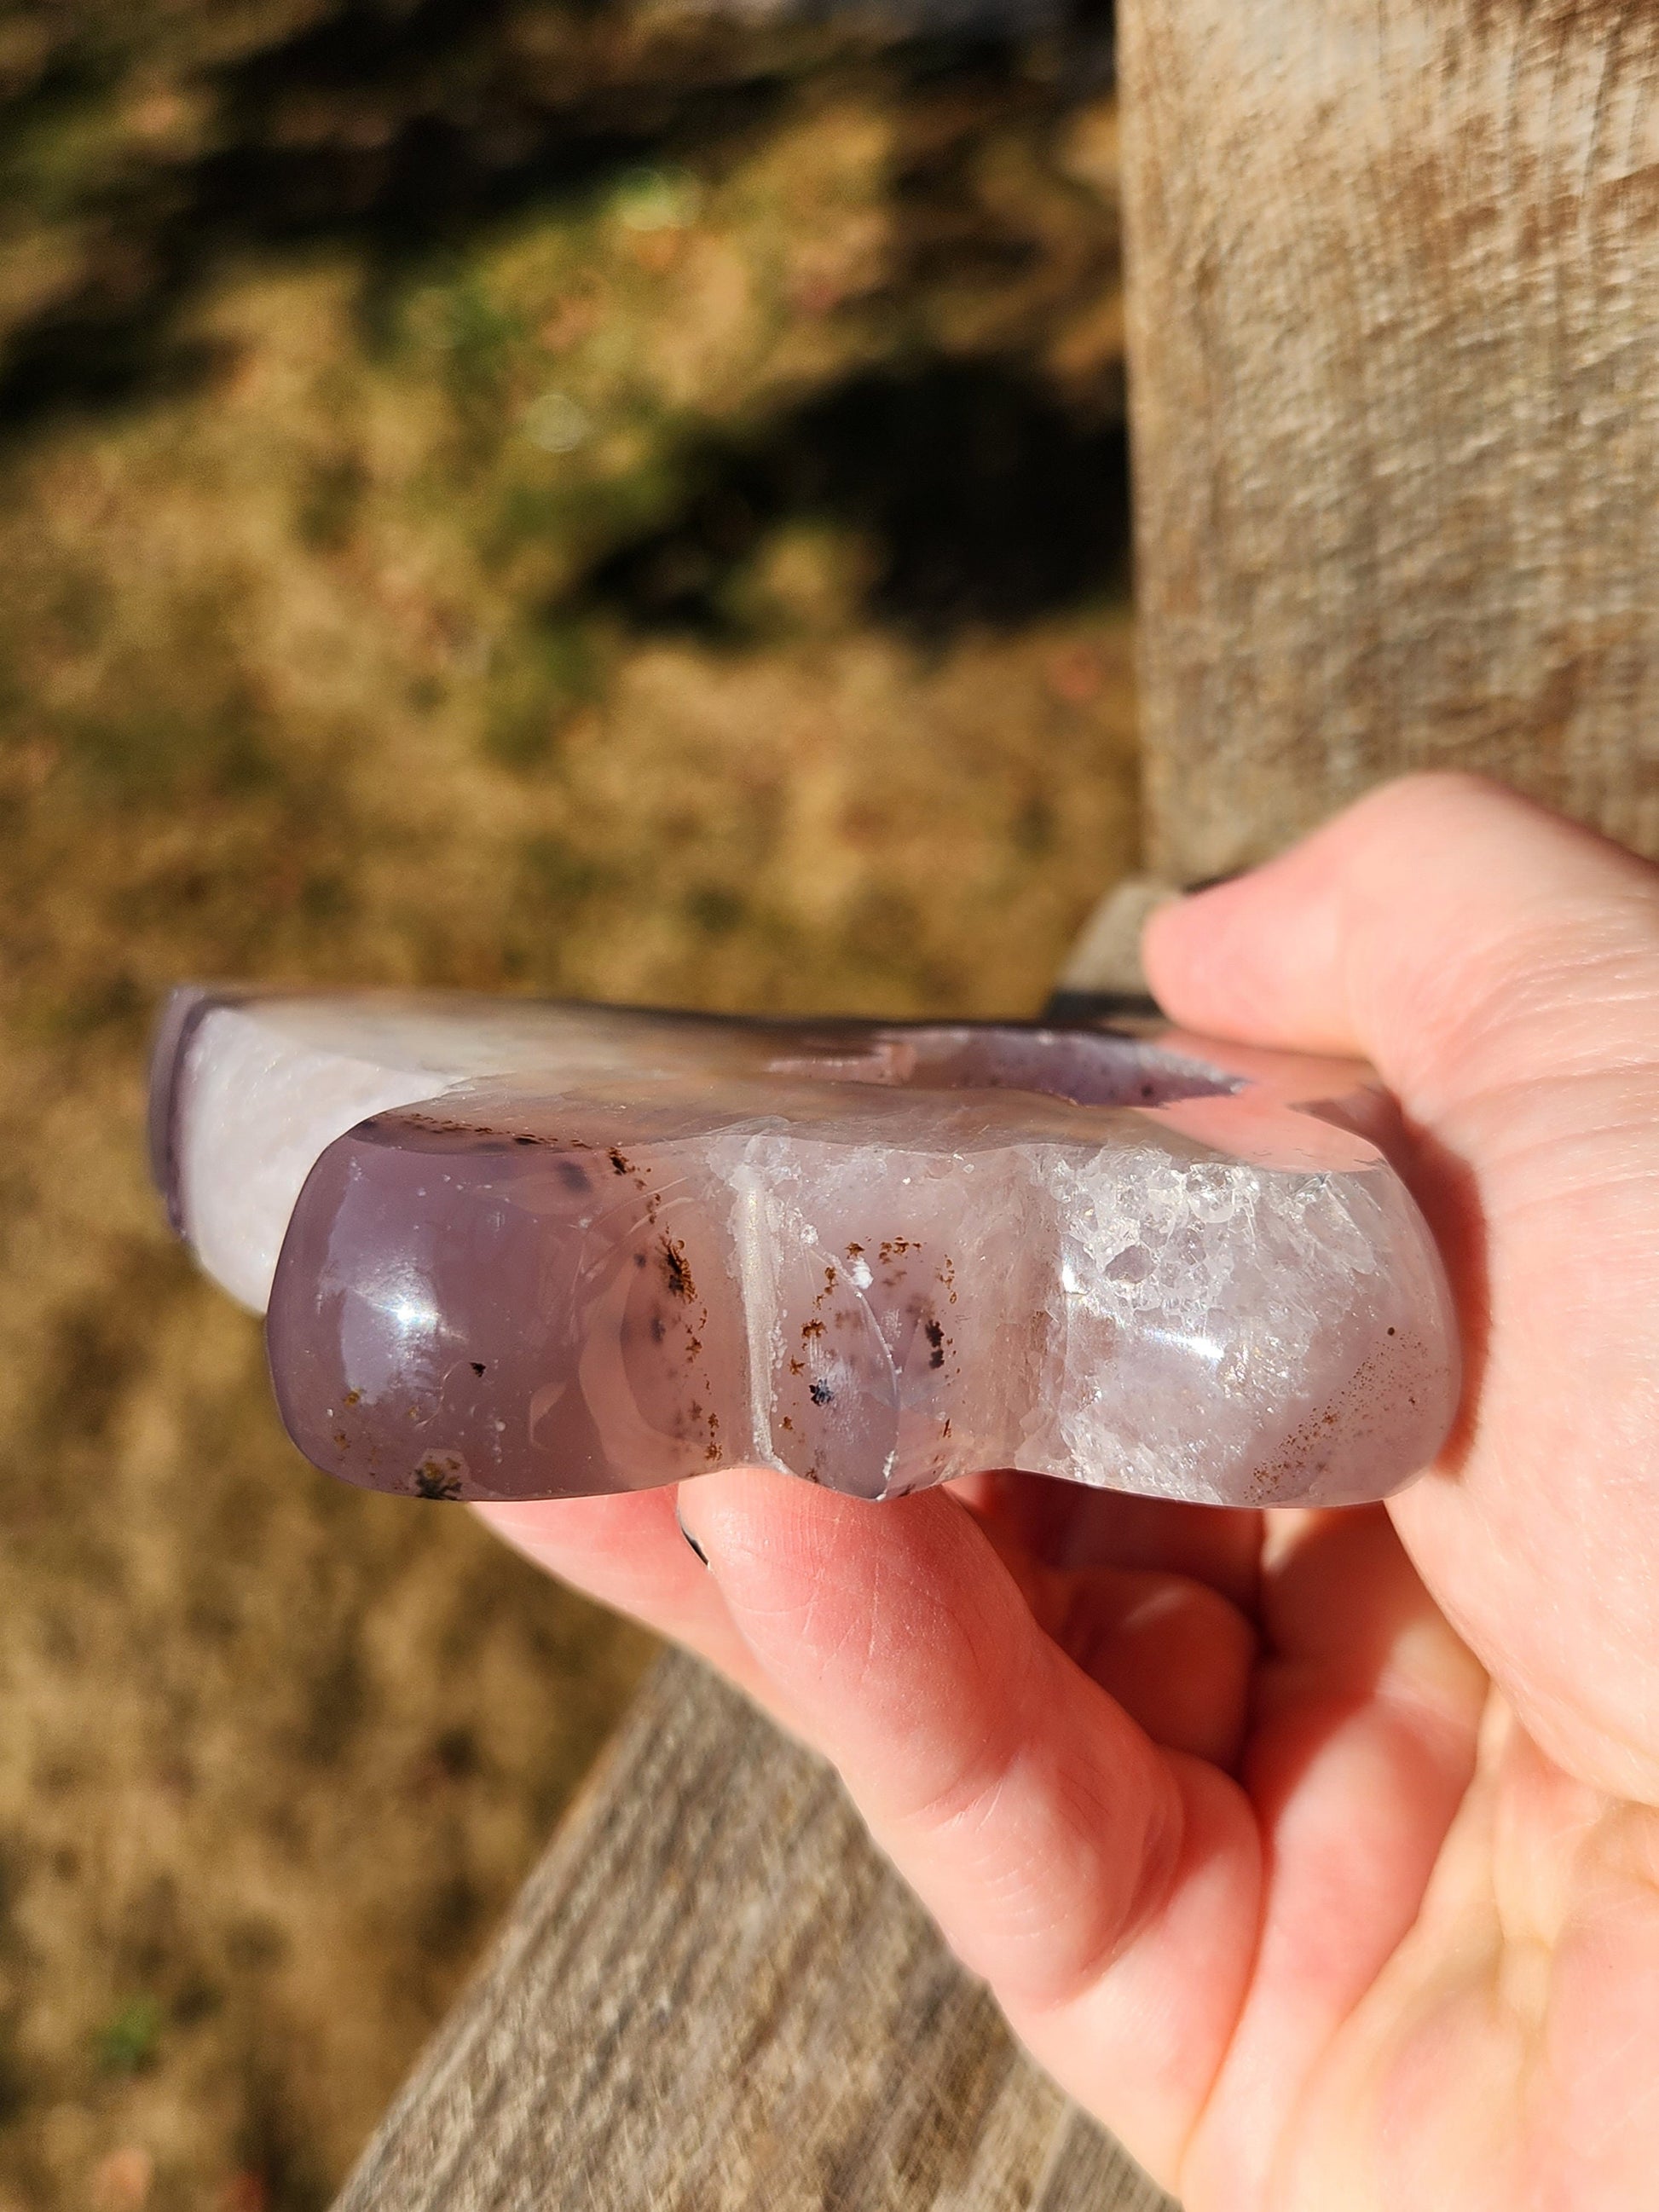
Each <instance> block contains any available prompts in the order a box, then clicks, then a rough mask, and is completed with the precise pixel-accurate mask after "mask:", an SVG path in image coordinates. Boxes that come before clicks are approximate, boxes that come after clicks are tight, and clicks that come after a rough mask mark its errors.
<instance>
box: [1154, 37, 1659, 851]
mask: <svg viewBox="0 0 1659 2212" xmlns="http://www.w3.org/2000/svg"><path fill="white" fill-rule="evenodd" d="M1119 41H1120V46H1119V65H1120V72H1121V90H1122V100H1123V149H1124V155H1123V158H1124V169H1125V174H1124V194H1125V226H1126V251H1127V267H1128V277H1129V316H1128V331H1129V368H1130V395H1131V421H1132V426H1133V455H1134V470H1135V500H1136V561H1137V570H1136V592H1137V599H1138V605H1139V616H1140V638H1141V656H1142V689H1141V701H1142V716H1143V721H1142V729H1143V733H1144V741H1145V745H1146V792H1147V811H1148V832H1149V851H1148V859H1149V861H1150V863H1151V865H1152V868H1153V870H1154V871H1155V872H1157V873H1158V875H1160V876H1164V877H1167V878H1170V879H1172V880H1176V881H1187V882H1190V881H1194V880H1196V879H1199V878H1204V877H1207V876H1212V875H1216V874H1219V873H1221V872H1225V871H1226V870H1228V869H1231V868H1234V867H1237V866H1240V865H1241V864H1243V863H1244V862H1246V861H1249V860H1255V859H1259V858H1261V856H1262V855H1263V854H1266V853H1267V852H1270V851H1272V850H1273V849H1274V848H1277V847H1279V846H1280V845H1282V844H1284V843H1285V842H1287V841H1288V840H1289V839H1290V838H1291V837H1292V836H1295V835H1297V833H1298V832H1300V831H1301V830H1303V829H1307V828H1309V827H1310V826H1311V825H1312V824H1313V823H1316V822H1317V821H1319V820H1320V819H1322V817H1324V816H1326V815H1327V814H1328V813H1329V812H1331V811H1332V810H1333V809H1334V808H1335V807H1337V806H1339V805H1341V804H1342V803H1343V802H1344V801H1345V800H1346V799H1351V798H1352V797H1353V796H1354V795H1355V794H1356V793H1358V792H1359V791H1360V790H1362V789H1364V787H1366V786H1367V785H1369V784H1370V783H1373V782H1376V781H1379V780H1380V779H1382V778H1383V777H1384V776H1388V775H1394V774H1396V773H1398V772H1400V771H1401V770H1403V769H1407V768H1410V767H1413V766H1418V765H1426V764H1433V765H1439V766H1443V765H1453V764H1455V765H1462V766H1467V767H1469V768H1475V769H1483V770H1486V771H1487V772H1489V773H1492V774H1494V775H1499V776H1501V777H1503V778H1504V779H1505V780H1506V781H1510V782H1511V783H1514V784H1516V785H1518V786H1520V787H1522V788H1523V789H1525V790H1528V791H1530V792H1532V793H1534V794H1535V795H1537V796H1538V797H1540V798H1541V799H1546V800H1547V801H1548V802H1549V803H1550V804H1551V805H1556V806H1560V807H1563V808H1565V809H1566V810H1567V811H1571V812H1572V813H1576V814H1578V815H1580V816H1582V817H1583V818H1585V819H1586V820H1588V821H1591V822H1595V823H1598V824H1599V825H1600V826H1601V827H1602V828H1603V829H1607V831H1609V832H1610V833H1611V834H1612V835H1613V836H1616V837H1620V838H1621V839H1623V840H1624V841H1625V842H1627V843H1629V844H1632V845H1634V846H1636V847H1638V848H1639V849H1641V850H1643V851H1644V852H1647V853H1650V854H1654V855H1656V857H1659V101H1656V92H1659V8H1656V7H1654V6H1653V5H1652V4H1651V0H1120V5H1119Z"/></svg>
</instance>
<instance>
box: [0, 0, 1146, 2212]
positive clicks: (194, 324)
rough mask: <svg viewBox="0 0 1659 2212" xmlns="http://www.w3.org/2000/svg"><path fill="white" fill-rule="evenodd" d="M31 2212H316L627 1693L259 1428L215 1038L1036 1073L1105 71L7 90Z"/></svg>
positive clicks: (614, 1629) (1087, 663)
mask: <svg viewBox="0 0 1659 2212" xmlns="http://www.w3.org/2000/svg"><path fill="white" fill-rule="evenodd" d="M0 88H3V91H4V94H5V95H6V98H7V100H8V103H9V105H8V109H7V114H6V117H5V118H0V120H3V121H4V122H5V124H6V125H7V126H8V127H6V129H5V131H4V133H3V141H4V145H5V149H6V151H5V154H4V169H5V175H4V179H3V183H4V187H5V189H4V194H3V199H4V205H5V209H6V212H5V215H4V216H3V226H4V236H3V249H4V250H3V258H0V335H3V337H4V341H5V349H4V354H3V361H0V392H3V395H4V399H5V409H6V412H5V420H4V426H3V438H4V443H3V447H0V854H3V857H4V871H3V879H0V930H3V939H0V942H3V950H4V959H3V972H0V1019H3V1024H4V1030H5V1043H4V1050H3V1059H0V1207H3V1218H4V1223H5V1228H4V1233H3V1242H0V1389H3V1392H4V1395H5V1403H4V1419H3V1425H0V1439H3V1441H0V1701H3V1702H0V1714H3V1727H0V2207H3V2208H4V2212H14V2208H21V2207H22V2206H25V2205H27V2206H29V2207H31V2208H33V2207H40V2208H55V2207H58V2206H64V2207H68V2206H81V2205H92V2206H102V2207H105V2208H112V2212H137V2208H138V2207H139V2206H141V2205H143V2203H150V2204H153V2205H155V2206H156V2207H163V2206H165V2207H169V2208H170V2207H173V2206H175V2205H177V2206H181V2207H190V2208H194V2207H197V2206H200V2207H204V2208H217V2212H258V2208H261V2207H267V2206H268V2207H270V2208H277V2207H295V2208H298V2207H305V2206H311V2205H317V2204H320V2203H323V2202H324V2201H325V2199H326V2197H327V2195H328V2193H329V2191H330V2189H331V2186H332V2185H333V2184H334V2183H335V2182H337V2179H339V2177H340V2175H341V2173H342V2172H343V2167H344V2166H345V2165H346V2163H347V2162H348V2161H349V2158H350V2157H351V2155H352V2154H353V2153H354V2151H355V2149H356V2148H357V2146H358V2145H359V2143H360V2142H361V2141H362V2136H363V2135H364V2133H365V2132H366V2130H367V2129H368V2127H369V2126H370V2125H371V2124H372V2123H373V2121H374V2118H375V2117H376V2116H377V2114H378V2112H380V2109H382V2107H383V2106H384V2105H385V2103H386V2100H387V2099H388V2098H389V2096H390V2095H391V2093H392V2090H393V2088H394V2087H395V2086H396V2083H397V2081H398V2078H399V2076H400V2075H401V2074H402V2072H403V2071H404V2069H405V2068H406V2066H407V2064H408V2063H409V2060H410V2057H411V2056H412V2054H413V2051H414V2050H415V2048H416V2046H417V2045H418V2043H419V2041H420V2039H421V2038H422V2035H423V2034H424V2033H426V2031H427V2030H428V2027H429V2026H430V2025H431V2023H432V2022H433V2021H435V2018H436V2017H437V2016H438V2015H439V2014H440V2013H441V2010H442V2008H443V2007H444V2005H445V2004H446V2003H447V2001H448V1999H449V1998H450V1996H452V1995H453V1990H454V1988H455V1985H456V1982H457V1978H458V1977H459V1975H460V1974H461V1973H462V1972H464V1971H465V1967H466V1966H467V1965H468V1964H469V1963H470V1961H471V1960H472V1959H473V1958H474V1957H475V1956H476V1954H477V1949H478V1947H479V1946H480V1944H481V1943H482V1942H483V1940H484V1938H485V1937H486V1936H487V1934H488V1931H489V1927H490V1925H491V1923H492V1922H493V1920H494V1919H495V1917H496V1916H497V1915H498V1914H499V1912H500V1911H501V1909H502V1907H503V1905H504V1904H505V1902H506V1900H507V1898H508V1897H509V1896H510V1894H511V1893H512V1890H513V1887H514V1886H515V1885H516V1883H517V1881H518V1880H519V1879H520V1877H521V1875H522V1874H523V1873H524V1871H525V1870H526V1868H527V1866H528V1864H529V1863H530V1861H531V1860H532V1857H533V1856H534V1853H535V1851H536V1849H537V1847H538V1844H539V1842H540V1840H541V1839H542V1838H543V1837H544V1835H545V1833H546V1832H547V1829H548V1827H549V1826H550V1822H551V1820H553V1818H554V1816H555V1815H556V1812H557V1810H558V1808H560V1806H561V1805H562V1803H563V1802H564V1801H565V1799H566V1797H567V1796H568V1792H569V1790H570V1789H571V1787H572V1786H573V1784H574V1782H575V1780H576V1779H577V1778H579V1776H580V1773H581V1771H582V1770H583V1768H584V1767H585V1765H586V1763H587V1761H588V1759H590V1757H591V1756H592V1752H593V1750H594V1748H595V1747H596V1745H597V1744H598V1742H599V1741H600V1739H601V1737H602V1735H603V1733H604V1730H605V1728H606V1726H607V1725H608V1724H609V1722H610V1720H611V1717H613V1715H614V1713H615V1712H616V1711H617V1706H618V1704H619V1702H620V1700H621V1699H622V1698H623V1696H624V1695H625V1693H626V1691H627V1689H628V1686H629V1684H630V1683H631V1682H632V1681H633V1680H635V1678H636V1676H637V1673H638V1670H639V1668H640V1667H641V1664H642V1663H643V1662H644V1660H645V1658H646V1656H647V1644H646V1640H645V1639H644V1638H642V1637H641V1636H640V1635H639V1634H637V1633H636V1632H634V1631H632V1630H630V1629H628V1628H625V1627H623V1626H620V1625H618V1624H616V1623H613V1622H611V1621H609V1620H606V1619H605V1618H603V1617H602V1616H600V1615H599V1614H598V1613H595V1612H594V1611H593V1610H592V1608H590V1607H586V1606H585V1605H583V1604H581V1603H579V1602H578V1601H575V1600H574V1598H572V1597H570V1596H569V1595H567V1594H564V1593H562V1592H561V1591H558V1590H556V1589H553V1588H551V1587H550V1586H549V1585H547V1584H545V1583H541V1582H538V1580H537V1579H536V1578H535V1577H532V1575H531V1574H530V1573H529V1572H528V1571H527V1570H526V1569H525V1568H523V1567H522V1566H521V1565H519V1564H518V1563H517V1562H515V1561H514V1560H513V1559H510V1558H508V1557H507V1555H506V1554H505V1553H502V1552H501V1551H500V1550H498V1549H496V1548H495V1547H492V1546H491V1545H490V1544H489V1542H488V1541H486V1540H485V1539H484V1537H483V1534H481V1533H480V1532H479V1531H478V1530H477V1528H475V1527H474V1526H473V1524H472V1523H471V1522H470V1521H469V1520H468V1519H467V1518H466V1517H465V1516H463V1515H460V1514H458V1513H453V1512H450V1511H447V1510H439V1509H433V1510H423V1509H416V1508H411V1507H410V1506H409V1505H408V1504H404V1503H401V1502H397V1501H392V1500H386V1499H378V1498H369V1497H365V1496H363V1495H361V1494H359V1493H357V1492H350V1491H347V1490H344V1489H342V1488H338V1487H337V1486H332V1485H331V1484H329V1483H328V1482H327V1481H326V1480H325V1479H324V1478H322V1477H321V1476H319V1475H317V1474H313V1472H312V1471H311V1470H310V1469H308V1468H306V1467H304V1466H303V1465H301V1463H299V1462H297V1460H296V1459H295V1455H293V1454H292V1452H291V1451H289V1449H288V1448H287V1447H286V1446H285V1445H284V1443H283V1441H282V1440H281V1438H280V1436H279V1435H278V1433H277V1431H276V1426H275V1422H274V1418H273V1416H272V1414H271V1413H270V1407H269V1404H268V1401H267V1395H266V1391H265V1386H264V1378H263V1373H262V1363H261V1353H260V1346H259V1340H258V1328H257V1327H256V1325H255V1324H254V1323H252V1322H251V1321H249V1320H247V1319H246V1317H244V1316H240V1315H239V1314H238V1313H236V1312H235V1311H234V1310H231V1309H230V1308H229V1307H228V1304H226V1302H225V1301H223V1300H222V1298H220V1297H216V1295H214V1294H213V1293H212V1292H210V1291H209V1290H207V1289H206V1288H205V1287H204V1285H201V1284H199V1283H198V1282H197V1281H196V1280H195V1279H193V1278H192V1276H191V1273H190V1270H189V1269H188V1267H186V1266H185V1263H184V1261H182V1259H181V1258H180V1256H179V1255H178V1254H177V1253H176V1252H175V1251H174V1250H173V1249H172V1248H171V1247H170V1245H169V1244H168V1243H167V1240H166V1239H165V1237H164V1236H163V1235H162V1233H161V1230H160V1227H159V1225H158V1223H157V1220H156V1216H155V1206H154V1204H153V1201H152V1200H151V1198H150V1195H149V1192H148V1190H147V1188H146V1187H145V1182H144V1176H143V1166H142V1161H141V1151H140V1137H139V1130H140V1120H141V1109H142V1101H143V1048H144V1041H145V1035H146V1030H147V1026H148V1024H149V1019H150V1018H151V1014H152V1012H153V1009H154V1006H155V1002H156V1000H157V998H158V996H159V995H160V994H161V993H162V992H163V991H164V990H165V988H166V987H167V984H168V983H169V982H170V981H173V979H174V978H176V977H179V976H181V975H195V976H241V975H249V976H255V975H257V976H282V977H291V978H305V979H309V980H313V981H319V982H331V981H389V982H390V981H398V982H402V981H421V982H425V983H435V984H465V985H471V986H475V987H483V988H487V989H501V990H534V991H550V992H560V993H569V994H582V995H592V996H606V997H611V998H617V999H624V1000H654V1001H672V1000H684V1001H685V1002H688V1003H692V1004H697V1005H702V1006H723V1007H757V1008H773V1009H783V1008H792V1007H793V1008H819V1009H822V1008H826V1007H836V1008H846V1009H862V1010H868V1011H872V1012H893V1013H908V1012H945V1011H956V1012H967V1013H991V1012H999V1011H1014V1012H1022V1011H1028V1010H1030V1008H1032V1007H1033V1006H1035V1005H1036V1003H1037V1002H1038V1001H1039V1000H1040V999H1041V997H1042V994H1043V991H1044V989H1045V987H1046V984H1047V981H1048V977H1049V975H1050V974H1051V973H1052V970H1053V969H1054V964H1055V962H1056V960H1057V959H1058V957H1059V956H1060V952H1061V951H1062V950H1063V948H1064V945H1065V944H1066V940H1067V938H1068V936H1069V935H1070V933H1072V931H1073V929H1074V927H1076V925H1077V923H1078V921H1079V919H1080V918H1081V916H1082V915H1083V914H1084V913H1085V910H1086V909H1087V908H1088V907H1089V905H1090V904H1091V902H1092V901H1093V899H1094V898H1095V897H1096V896H1097V895H1098V894H1099V892H1100V891H1101V890H1103V888H1104V887H1105V886H1106V885H1107V884H1109V883H1110V882H1111V881H1112V880H1113V878H1115V876H1116V875H1117V874H1119V873H1120V872H1122V871H1123V869H1124V868H1125V867H1127V866H1128V865H1129V864H1130V863H1131V862H1132V860H1133V834H1134V831H1133V802H1134V788H1133V750H1132V742H1131V704H1132V702H1131V697H1130V689H1129V672H1128V653H1127V644H1128V629H1127V599H1126V596H1125V595H1126V576H1125V565H1124V543H1123V541H1124V487H1123V480H1122V475H1123V461H1122V436H1121V359H1120V350H1121V349H1120V307H1119V297H1118V288H1117V281H1116V226H1115V197H1114V195H1115V160H1114V136H1113V117H1112V110H1111V106H1110V102H1109V98H1108V97H1107V95H1106V94H1104V93H1103V92H1101V91H1100V90H1099V89H1098V88H1094V89H1091V88H1089V86H1088V84H1087V82H1086V81H1085V78H1084V77H1083V76H1082V75H1081V74H1080V65H1079V62H1078V57H1076V56H1075V55H1067V54H1065V53H1062V52H1049V53H1039V54H1036V55H1035V56H1033V55H1030V54H1027V55H1024V56H1015V55H1011V54H1009V53H1006V52H1000V51H998V50H996V49H994V48H990V47H987V48H982V49H963V48H960V47H954V48H948V49H942V48H937V47H919V46H912V47H908V48H901V49H897V50H890V49H882V48H880V47H878V46H869V47H867V48H859V47H857V46H849V45H848V41H847V40H845V38H844V37H842V38H836V37H833V36H832V35H831V34H830V33H827V32H821V31H820V32H811V33H794V34H792V35H790V36H787V37H786V36H783V35H781V34H768V35H763V34H759V33H754V32H752V31H751V32H750V33H744V34H741V35H739V34H738V33H736V32H734V31H733V30H732V29H731V27H725V28H720V27H709V26H708V24H706V23H702V22H699V21H696V20H695V19H692V18H688V17H686V16H685V15H683V14H682V13H680V12H679V11H678V10H671V9H651V8H643V7H641V8H629V7H626V6H623V5H620V4H610V5H607V6H606V7H605V8H602V9H599V8H592V7H578V6H572V5H563V6H561V5H556V4H547V5H541V6H522V7H516V8H508V7H504V6H498V5H484V4H474V5H471V6H469V7H466V8H461V7H459V5H457V6H453V7H451V6H440V5H437V4H431V3H430V0H429V3H428V4H426V5H423V6H420V5H417V6H415V7H412V8H404V9H399V10H398V11H396V12H395V13H394V12H392V11H389V10H388V11H386V12H380V11H378V10H376V9H373V8H370V7H368V6H362V7H351V8H347V7H342V6H339V5H337V4H331V0H308V4H301V0H262V3H261V0H249V3H248V4H245V5H234V6H227V5H223V4H215V5H214V6H211V7H209V6H205V5H198V6H193V7H192V6H189V5H181V4H172V5H166V6H163V5H160V4H157V5H153V6H146V7H137V6H134V5H131V4H130V3H129V4H127V5H125V6H123V7H122V8H120V9H116V8H113V7H111V6H109V5H107V4H104V0H99V3H98V4H94V3H93V0H82V4H81V5H79V6H74V5H61V4H59V5H54V6H52V7H51V8H50V9H47V8H44V7H43V8H41V9H38V10H33V11H32V10H31V9H28V8H27V7H25V8H23V9H17V10H14V11H12V12H11V13H10V14H9V15H8V16H7V17H6V19H5V21H4V23H3V25H0Z"/></svg>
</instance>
